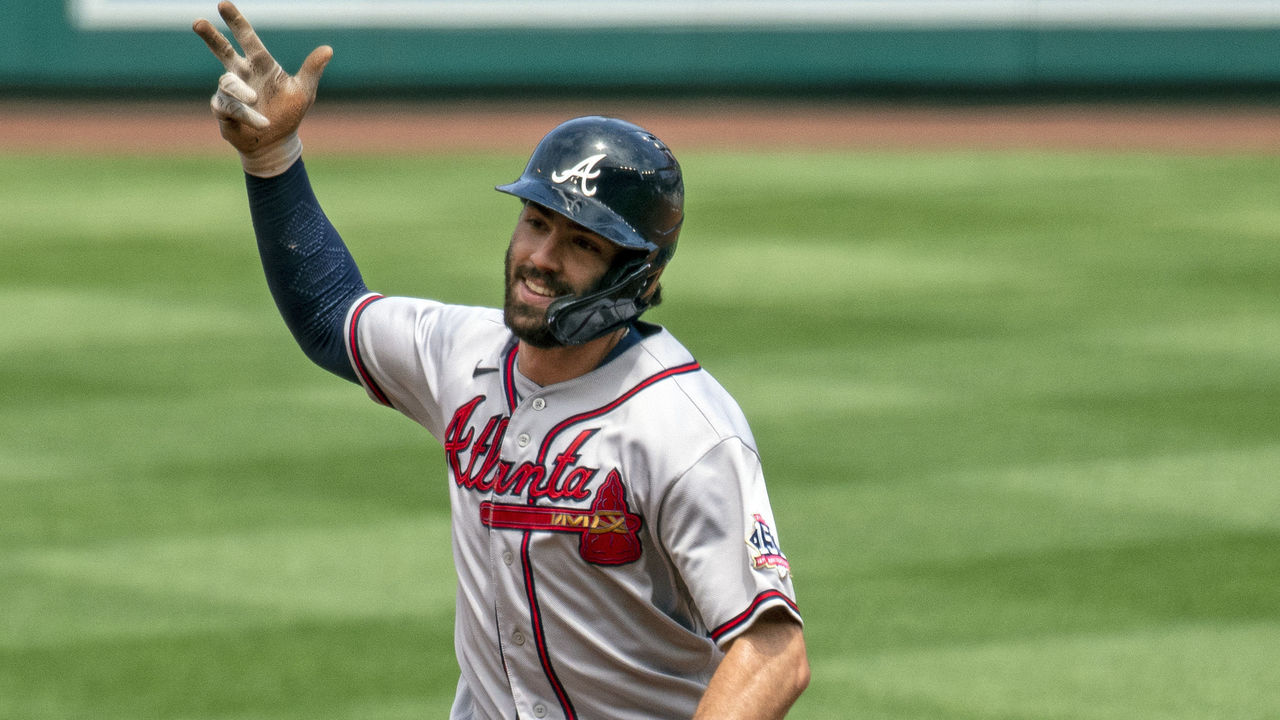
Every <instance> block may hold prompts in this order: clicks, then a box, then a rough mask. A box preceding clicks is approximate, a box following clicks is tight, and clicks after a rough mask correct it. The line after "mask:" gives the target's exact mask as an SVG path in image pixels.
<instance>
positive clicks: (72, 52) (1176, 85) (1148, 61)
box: [0, 0, 1280, 97]
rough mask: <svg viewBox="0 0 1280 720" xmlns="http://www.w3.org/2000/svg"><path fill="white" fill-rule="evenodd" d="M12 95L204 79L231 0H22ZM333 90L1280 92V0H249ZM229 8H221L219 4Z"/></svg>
mask: <svg viewBox="0 0 1280 720" xmlns="http://www.w3.org/2000/svg"><path fill="white" fill-rule="evenodd" d="M4 5H5V8H6V12H5V17H4V22H3V23H0V93H3V94H5V95H8V96H11V97H12V96H14V95H27V94H52V95H85V94H108V93H109V94H119V93H137V94H139V95H155V94H158V93H168V94H185V93H188V92H190V93H193V94H205V93H206V92H207V89H208V85H209V82H210V80H209V78H210V77H211V75H210V73H211V72H216V71H220V68H219V66H218V65H217V62H216V61H215V60H214V59H213V57H212V56H211V55H210V54H209V53H208V51H207V50H205V49H204V47H203V44H202V43H201V41H200V40H199V39H198V38H197V37H196V36H195V35H194V34H193V33H192V32H191V30H190V25H191V22H192V20H194V19H195V18H197V17H209V18H210V19H215V20H217V11H216V3H215V0H199V1H196V2H192V1H187V0H65V1H56V2H55V1H51V0H6V2H5V3H4ZM240 7H241V10H242V11H243V12H244V13H245V15H246V16H247V17H249V19H250V20H251V21H252V22H254V23H255V25H256V26H257V27H258V29H259V31H260V33H261V34H262V35H264V36H265V38H266V42H267V44H268V46H269V47H271V48H272V50H273V52H274V53H275V54H276V55H277V57H278V59H279V60H280V61H281V63H282V64H283V65H284V66H285V67H286V69H289V70H293V69H295V68H296V67H297V66H298V64H299V63H300V62H301V60H302V58H303V57H304V56H305V54H306V53H307V52H308V51H309V50H310V49H311V48H312V47H314V46H315V45H317V44H320V43H328V44H331V45H333V46H334V47H335V48H336V50H337V59H336V60H335V62H334V63H333V64H332V65H331V66H330V68H329V70H328V72H327V73H326V75H325V86H326V92H329V93H344V94H348V95H351V96H353V97H362V96H373V95H383V96H385V95H399V96H410V97H412V96H415V95H418V96H423V97H428V96H439V95H442V94H443V95H450V94H457V95H462V94H492V95H503V94H514V93H519V94H532V93H566V94H572V93H600V92H610V93H644V92H655V91H656V92H664V93H689V94H693V93H706V92H728V93H748V94H779V93H789V94H794V93H809V94H835V95H845V96H847V95H857V94H860V93H861V94H876V93H879V94H885V93H913V92H947V93H954V92H969V93H1041V92H1048V93H1064V92H1081V91H1083V92H1103V93H1111V94H1124V93H1152V92H1155V93H1167V92H1179V93H1205V92H1222V91H1224V90H1229V91H1231V92H1233V93H1249V94H1266V95H1277V94H1280V92H1277V91H1280V1H1278V0H1201V1H1200V2H1189V1H1185V0H1167V1H1164V2H1161V1H1159V0H1109V1H1108V0H879V1H872V0H845V1H837V0H826V1H823V0H794V1H793V0H767V1H765V0H742V1H739V2H723V1H720V0H608V1H604V0H595V1H594V2H590V1H587V0H543V1H542V2H514V1H510V0H472V1H469V2H468V1H463V0H391V1H388V2H372V1H364V2H361V1H358V0H347V1H345V2H339V1H337V0H295V1H290V0H242V2H241V3H240ZM219 22H220V21H219Z"/></svg>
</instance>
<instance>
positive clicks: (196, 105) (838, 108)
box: [0, 97, 1280, 153]
mask: <svg viewBox="0 0 1280 720" xmlns="http://www.w3.org/2000/svg"><path fill="white" fill-rule="evenodd" d="M584 114H606V115H615V116H620V117H624V118H627V119H629V120H632V121H633V122H637V123H639V124H641V125H644V126H645V127H647V128H649V129H650V130H652V131H654V132H655V133H657V134H658V135H659V136H661V137H662V138H663V139H665V140H666V141H667V143H668V144H669V145H671V146H672V147H673V148H676V149H678V150H685V149H713V150H746V151H759V150H769V149H784V148H800V149H826V148H842V149H857V148H865V149H903V148H919V149H939V148H984V149H994V148H1046V149H1064V148H1070V149H1099V150H1117V149H1136V150H1158V151H1173V152H1191V153H1202V152H1224V151H1225V152H1232V151H1234V152H1242V151H1243V152H1259V153H1275V152H1278V151H1280V108H1277V107H1270V106H1266V105H1248V104H1243V105H1213V104H1208V105H1198V104H1174V105H1169V104H1142V103H1139V104H1125V103H1121V104H1083V103H1082V104H1063V103H1053V104H1027V105H981V106H979V105H974V106H969V105H954V106H948V105H916V104H906V103H901V104H899V103H885V102H881V103H845V102H816V101H815V102H791V101H781V100H779V101H774V102H767V101H766V102H761V101H743V100H714V99H705V100H689V101H678V102H660V103H655V102H643V101H638V100H632V101H617V100H606V101H590V100H580V101H560V102H541V103H528V102H514V101H458V102H447V103H446V102H440V103H398V102H376V101H375V102H368V103H353V102H349V101H346V102H326V101H325V100H324V98H323V97H321V99H320V101H319V102H318V103H317V104H316V106H315V107H314V108H313V109H312V111H311V113H310V115H309V116H308V117H307V119H306V121H305V124H304V126H303V132H304V135H303V139H304V142H306V143H307V144H308V146H309V147H311V148H314V149H317V150H322V151H326V152H369V153H397V152H424V151H433V150H440V151H469V150H477V151H481V150H500V151H502V150H512V151H517V150H518V151H521V152H524V151H526V150H527V149H528V148H529V147H532V145H533V144H534V143H535V142H536V141H537V139H538V138H540V137H541V136H542V134H543V133H545V132H546V131H547V130H549V129H550V128H552V127H554V126H555V125H556V124H557V123H559V122H560V121H562V120H564V119H567V118H569V117H573V116H576V115H584ZM0 128H3V132H2V133H0V150H5V151H10V152H13V151H18V152H48V151H60V152H72V153H82V152H83V153H93V152H104V151H106V152H125V153H170V152H187V153H205V152H222V151H225V146H224V145H223V144H222V141H221V138H220V137H219V136H218V132H217V124H216V123H215V122H214V120H213V118H212V116H211V115H210V113H209V110H208V107H207V105H206V104H205V102H204V101H202V100H191V101H181V102H179V101H166V102H105V101H98V102H78V101H54V100H40V101H33V100H0Z"/></svg>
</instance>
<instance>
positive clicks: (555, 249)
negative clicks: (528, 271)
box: [529, 230, 564, 273]
mask: <svg viewBox="0 0 1280 720" xmlns="http://www.w3.org/2000/svg"><path fill="white" fill-rule="evenodd" d="M563 250H564V243H563V241H562V240H561V238H560V233H558V232H556V231H554V230H553V231H552V232H549V233H546V234H545V235H543V236H541V237H539V238H538V239H537V241H536V242H535V243H534V246H533V248H532V252H530V253H529V262H531V263H533V264H534V266H536V267H537V268H538V269H539V270H542V271H543V272H547V273H555V272H559V271H560V265H561V260H562V258H563Z"/></svg>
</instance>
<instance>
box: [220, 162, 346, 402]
mask: <svg viewBox="0 0 1280 720" xmlns="http://www.w3.org/2000/svg"><path fill="white" fill-rule="evenodd" d="M245 183H246V185H247V186H248V190H249V211H250V214H251V215H252V217H253V230H254V233H255V234H256V235H257V237H258V253H259V255H261V257H262V268H263V270H264V271H265V272H266V276H267V287H269V288H270V289H271V296H272V297H273V298H275V301H276V307H277V308H279V310H280V315H281V316H283V317H284V322H285V325H287V326H288V327H289V331H290V332H292V333H293V337H294V339H295V340H297V342H298V345H299V346H300V347H301V348H302V351H303V352H304V353H306V355H307V357H308V358H310V359H311V360H312V362H314V363H316V364H317V365H319V366H320V367H322V368H324V369H325V370H328V371H329V372H331V373H333V374H335V375H337V376H339V377H342V378H346V379H347V380H350V381H351V382H355V383H358V382H359V381H358V380H357V379H356V374H355V371H354V370H353V369H352V367H351V363H350V361H349V360H348V359H347V350H346V345H345V343H344V342H343V333H342V329H343V322H344V321H345V319H346V315H347V310H349V309H350V308H351V305H352V303H354V302H355V301H356V300H357V299H359V298H360V297H361V296H363V295H365V294H366V293H368V292H369V290H368V288H366V287H365V284H364V280H363V279H362V278H361V277H360V270H359V268H357V267H356V263H355V259H353V258H352V257H351V253H350V252H349V251H348V250H347V246H346V245H345V244H343V242H342V238H341V237H340V236H339V235H338V231H337V230H336V229H334V227H333V225H332V224H331V223H330V222H329V219H328V218H327V217H325V214H324V212H323V211H322V210H321V209H320V203H319V201H317V200H316V196H315V194H314V193H313V192H312V190H311V181H310V180H309V179H308V178H307V170H306V167H305V166H304V165H303V164H302V161H301V160H299V161H298V162H296V163H294V164H293V166H292V167H290V168H289V169H288V170H286V171H285V172H284V174H282V175H278V176H276V177H272V178H260V177H255V176H253V175H245Z"/></svg>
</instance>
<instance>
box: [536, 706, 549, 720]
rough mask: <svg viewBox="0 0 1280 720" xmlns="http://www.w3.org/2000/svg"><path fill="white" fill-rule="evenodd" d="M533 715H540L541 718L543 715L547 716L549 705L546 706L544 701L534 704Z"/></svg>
mask: <svg viewBox="0 0 1280 720" xmlns="http://www.w3.org/2000/svg"><path fill="white" fill-rule="evenodd" d="M533 716H534V717H540V718H541V717H546V716H547V706H546V705H543V704H542V703H538V704H537V705H534V706H533Z"/></svg>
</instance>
